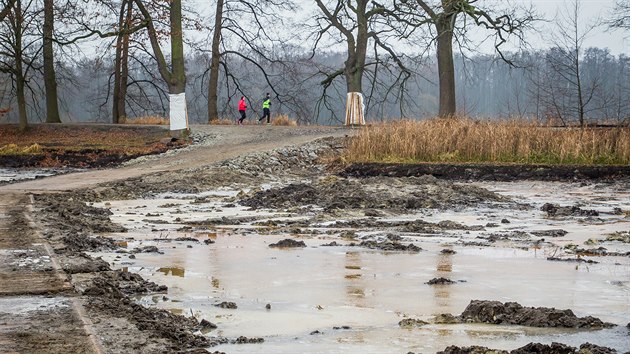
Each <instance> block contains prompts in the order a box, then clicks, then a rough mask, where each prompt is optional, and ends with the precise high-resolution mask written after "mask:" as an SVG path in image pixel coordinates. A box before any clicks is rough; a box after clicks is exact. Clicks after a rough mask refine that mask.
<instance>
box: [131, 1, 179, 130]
mask: <svg viewBox="0 0 630 354" xmlns="http://www.w3.org/2000/svg"><path fill="white" fill-rule="evenodd" d="M134 2H135V4H136V6H137V7H138V9H139V10H140V12H141V13H142V16H143V17H144V19H145V20H146V21H147V29H148V35H149V40H150V42H151V48H152V49H153V54H154V57H155V59H156V61H157V64H158V69H159V72H160V75H161V76H162V79H163V80H164V81H165V82H166V84H167V85H168V91H169V94H170V95H171V97H170V100H171V102H170V104H171V108H173V105H174V104H175V102H173V99H176V97H177V99H180V100H181V102H180V103H181V106H183V111H182V110H177V111H174V110H173V109H171V117H170V118H171V129H173V128H174V126H173V120H174V119H175V117H173V114H176V115H177V116H178V117H179V118H181V119H185V121H186V122H185V127H186V129H187V128H188V116H187V112H186V99H185V93H186V69H185V67H184V40H183V30H182V2H181V0H171V1H170V2H169V4H168V6H166V9H167V11H168V16H169V20H170V21H169V37H170V42H171V48H170V51H171V63H170V65H169V64H168V63H167V61H166V57H165V56H164V54H163V52H162V48H161V47H160V39H159V37H158V32H157V30H156V27H155V19H154V18H153V16H152V15H151V13H150V12H149V11H148V10H147V8H146V7H145V6H144V4H143V2H142V1H141V0H134ZM180 94H181V96H179V95H180ZM174 95H178V96H174ZM178 107H179V106H178ZM177 128H179V129H174V130H180V129H181V128H182V126H177Z"/></svg>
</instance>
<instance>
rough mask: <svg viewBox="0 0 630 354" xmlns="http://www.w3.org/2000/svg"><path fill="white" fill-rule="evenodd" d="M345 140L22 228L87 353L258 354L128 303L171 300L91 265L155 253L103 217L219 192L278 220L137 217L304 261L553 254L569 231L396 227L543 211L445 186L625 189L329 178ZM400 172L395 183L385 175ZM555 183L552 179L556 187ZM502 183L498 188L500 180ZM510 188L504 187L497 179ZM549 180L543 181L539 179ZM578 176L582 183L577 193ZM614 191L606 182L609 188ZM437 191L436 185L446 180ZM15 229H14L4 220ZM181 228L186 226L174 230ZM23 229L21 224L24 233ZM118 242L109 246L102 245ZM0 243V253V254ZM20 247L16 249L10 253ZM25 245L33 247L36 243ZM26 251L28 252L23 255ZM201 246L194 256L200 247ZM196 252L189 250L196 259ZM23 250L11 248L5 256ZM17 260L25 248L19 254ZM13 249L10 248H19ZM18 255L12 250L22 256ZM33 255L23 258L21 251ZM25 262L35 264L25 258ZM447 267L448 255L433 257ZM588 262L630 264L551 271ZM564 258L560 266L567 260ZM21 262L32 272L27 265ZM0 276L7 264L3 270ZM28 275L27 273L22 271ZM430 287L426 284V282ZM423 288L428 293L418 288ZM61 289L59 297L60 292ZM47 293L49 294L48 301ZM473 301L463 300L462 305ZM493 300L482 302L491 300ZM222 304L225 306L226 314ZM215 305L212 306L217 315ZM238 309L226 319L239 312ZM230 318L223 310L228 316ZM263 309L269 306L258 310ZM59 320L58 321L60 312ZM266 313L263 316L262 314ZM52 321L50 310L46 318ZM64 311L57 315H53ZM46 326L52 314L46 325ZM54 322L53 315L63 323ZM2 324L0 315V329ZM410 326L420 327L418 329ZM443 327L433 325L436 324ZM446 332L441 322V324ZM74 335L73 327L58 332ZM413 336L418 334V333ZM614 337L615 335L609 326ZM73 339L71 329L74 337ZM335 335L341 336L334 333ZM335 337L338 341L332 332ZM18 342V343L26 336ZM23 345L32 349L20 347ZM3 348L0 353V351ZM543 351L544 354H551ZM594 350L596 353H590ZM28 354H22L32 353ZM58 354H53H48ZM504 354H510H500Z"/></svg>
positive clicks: (541, 313) (499, 321) (100, 197)
mask: <svg viewBox="0 0 630 354" xmlns="http://www.w3.org/2000/svg"><path fill="white" fill-rule="evenodd" d="M347 139H348V138H325V139H320V140H317V141H315V142H313V143H309V144H306V145H300V146H291V147H284V148H279V149H275V150H272V151H268V152H259V153H250V154H246V155H243V156H239V157H236V158H231V159H227V160H224V161H221V162H218V163H214V164H211V165H208V166H203V167H199V168H190V169H186V170H183V171H181V170H178V171H163V172H158V173H153V174H149V175H142V176H138V177H134V178H129V179H125V180H121V181H115V182H111V183H102V184H100V185H99V186H98V187H96V188H87V189H79V190H74V191H69V192H64V193H56V194H35V195H34V204H33V207H34V210H35V212H34V213H33V218H34V219H35V220H34V224H35V225H34V226H28V227H36V228H37V229H38V230H40V231H39V232H40V233H41V238H42V239H43V240H45V242H46V243H47V244H48V245H50V247H51V250H52V252H53V256H54V258H55V259H56V262H58V268H59V269H60V272H59V274H61V280H62V281H63V284H62V285H63V286H62V285H60V289H61V288H63V290H58V291H56V292H58V293H61V294H64V296H67V297H68V298H71V299H73V301H78V302H79V303H80V304H81V305H82V306H83V308H85V310H86V313H85V314H84V315H85V317H86V318H88V319H89V322H90V328H92V330H93V331H95V332H96V333H97V335H96V337H97V338H98V340H97V342H98V343H97V344H96V345H93V347H96V348H97V349H98V350H100V351H102V352H144V353H150V352H213V349H212V348H213V347H215V346H218V345H220V346H221V347H220V348H221V351H225V352H230V349H229V348H230V346H232V345H239V344H247V343H250V344H251V343H262V344H259V345H261V347H260V348H262V349H259V350H257V352H267V351H265V350H264V348H265V347H264V339H263V338H258V337H247V336H232V337H226V336H221V335H216V334H213V333H214V332H212V331H211V330H212V329H213V328H214V327H215V324H213V323H212V322H211V321H209V320H208V319H206V318H201V317H199V316H194V313H192V310H191V314H175V313H172V312H169V311H167V310H164V309H158V308H154V307H147V306H144V305H142V304H139V303H138V302H137V301H136V299H137V298H138V296H140V295H154V296H157V297H159V298H163V300H164V301H166V299H167V297H168V289H167V288H166V287H165V286H164V285H161V284H157V283H155V282H152V281H148V280H145V279H143V277H142V276H140V275H139V274H135V273H132V272H128V271H125V270H123V269H120V267H118V266H116V267H114V265H113V264H111V263H109V262H106V261H104V260H103V259H100V258H95V257H94V256H90V255H89V254H94V253H98V252H100V253H108V254H118V256H116V257H117V258H116V259H128V260H129V261H130V262H133V259H134V258H135V257H136V255H138V254H142V253H153V254H159V253H160V252H162V251H163V249H160V248H161V247H167V245H168V244H169V243H168V242H167V243H162V246H160V247H155V246H147V247H144V248H133V249H129V248H127V247H126V244H127V242H128V241H130V242H131V241H133V237H127V238H125V237H122V236H120V235H124V233H125V231H127V230H126V228H125V227H123V226H122V225H120V224H116V223H113V222H112V221H111V216H112V211H110V210H109V208H108V206H107V203H108V202H109V201H115V200H128V199H144V200H146V203H147V204H151V203H152V200H153V199H154V198H157V197H158V196H160V195H162V196H163V195H164V194H187V195H198V197H196V199H194V200H192V201H191V203H204V202H206V201H207V200H206V199H208V198H210V197H208V196H205V195H204V193H205V192H207V191H215V190H221V189H229V190H236V191H240V192H239V193H235V194H234V195H230V196H228V197H226V198H224V199H223V200H222V203H223V204H222V207H221V208H222V209H230V208H245V209H248V210H270V211H272V212H275V213H280V214H281V215H285V216H286V217H283V218H282V217H281V218H272V219H270V218H269V217H256V216H247V217H239V216H232V217H225V216H223V217H213V216H212V213H210V215H209V216H208V217H207V218H205V219H201V220H187V219H186V215H182V216H181V217H180V220H173V219H169V218H167V217H166V216H164V217H161V215H160V214H155V215H154V214H147V215H145V218H146V219H147V220H148V221H147V222H148V223H149V224H151V225H153V228H154V230H155V233H158V232H159V230H162V228H164V227H166V226H168V225H176V226H177V227H178V228H180V229H181V230H186V231H187V232H190V233H192V234H195V233H196V232H206V233H207V232H216V229H217V227H222V228H225V227H229V228H235V229H237V230H238V229H239V228H240V227H244V228H243V229H242V232H243V233H245V234H247V233H248V232H251V230H250V229H249V227H256V230H257V231H256V232H257V233H258V234H261V235H265V234H266V235H295V237H293V238H289V239H285V240H283V241H281V242H278V243H277V244H271V245H270V247H273V246H275V247H280V248H283V247H304V246H306V245H304V244H303V242H302V241H300V240H299V239H300V238H302V237H303V236H304V235H305V234H307V235H310V236H311V237H312V236H317V235H326V237H327V238H326V240H327V241H330V240H331V239H332V241H331V242H329V243H323V242H322V244H321V246H325V247H340V246H343V247H356V248H357V249H372V250H380V251H384V252H391V253H393V254H394V255H395V254H409V253H420V252H423V250H422V248H421V247H418V246H417V245H415V244H414V243H413V237H410V236H412V235H423V236H425V237H430V236H431V235H435V236H436V237H438V236H440V235H442V234H443V233H445V232H460V233H470V232H478V233H479V234H480V236H479V237H478V238H477V239H476V240H474V241H471V240H458V241H455V243H456V244H457V243H459V244H461V245H463V246H471V247H478V246H482V247H502V246H506V245H509V247H516V248H519V247H521V248H528V247H540V246H544V245H552V244H553V242H554V239H555V238H557V237H562V236H563V235H564V234H565V233H566V231H564V230H559V229H548V230H545V229H542V230H537V231H535V232H525V231H519V230H512V231H509V232H494V231H493V229H494V228H496V226H497V224H498V223H503V224H509V223H510V220H509V219H508V218H505V217H504V218H497V224H494V223H492V222H488V223H485V224H463V223H460V222H456V221H451V220H442V221H439V222H432V221H425V220H422V219H419V218H414V219H404V218H402V219H401V216H405V215H408V214H410V213H413V212H416V211H419V210H433V211H434V212H435V213H440V212H452V211H457V210H463V209H466V208H484V210H491V211H492V212H493V213H495V214H498V215H501V213H502V211H504V210H508V209H517V210H518V209H520V210H538V209H539V208H540V206H536V205H532V204H529V203H526V202H523V201H522V200H518V201H517V200H513V199H511V198H508V197H505V196H503V195H500V194H498V193H495V192H491V191H490V190H488V189H486V188H483V187H479V186H474V185H470V184H463V183H457V182H454V181H453V180H475V179H476V178H480V179H484V180H485V179H492V177H491V176H497V177H496V179H518V178H528V179H529V178H531V179H536V178H543V177H541V176H544V179H548V178H552V179H554V180H569V181H573V180H576V179H577V180H579V182H578V183H590V184H597V185H599V186H601V188H620V189H622V190H624V189H627V186H628V183H629V181H630V179H629V178H628V177H629V175H628V172H627V171H625V170H623V169H622V170H615V171H612V172H610V171H608V172H606V173H603V172H602V173H600V174H599V175H597V174H592V173H591V172H579V173H578V172H576V169H573V170H572V171H573V172H572V173H569V172H570V171H569V172H567V171H566V169H565V168H559V169H557V170H554V169H547V170H545V172H544V173H542V174H541V173H540V168H539V167H530V168H526V167H518V169H517V170H518V172H517V173H513V170H512V169H509V168H508V169H505V168H501V172H497V171H496V170H493V169H490V170H489V169H488V168H485V169H484V171H485V172H483V173H480V172H471V170H470V168H464V169H462V168H459V167H453V166H449V165H432V166H431V169H430V171H427V170H417V169H410V167H409V166H404V167H401V166H398V167H395V166H394V167H392V166H388V167H387V168H384V167H383V166H382V165H371V166H368V165H361V166H341V167H340V166H339V165H337V164H328V162H330V161H334V158H335V156H337V155H338V154H339V153H340V152H341V151H342V149H343V148H344V147H345V146H346V144H347ZM403 170H404V171H406V172H393V171H403ZM554 171H556V172H558V173H557V174H554ZM501 176H504V177H501ZM505 176H507V177H505ZM550 176H551V177H550ZM584 176H589V179H588V180H586V179H582V177H584ZM611 176H613V177H614V179H612V178H611ZM443 177H447V178H443ZM163 207H164V209H165V210H169V208H170V209H172V210H175V209H177V205H176V204H173V205H168V204H164V205H163ZM540 212H546V213H554V215H553V216H554V217H564V218H572V217H575V216H584V217H589V216H590V217H596V216H597V215H599V213H602V214H611V213H619V214H620V215H622V216H623V215H628V214H630V212H629V211H628V210H616V211H612V212H611V211H608V210H606V211H603V210H599V211H598V210H589V209H587V208H581V207H580V206H577V205H575V206H571V205H568V206H567V205H559V204H553V203H550V205H548V206H546V207H545V208H544V210H540ZM12 218H13V220H16V222H18V221H19V220H20V218H21V216H20V215H17V214H16V215H14V216H12ZM182 219H183V220H182ZM23 224H24V225H25V226H24V228H27V225H26V223H23ZM24 228H16V229H14V230H13V231H10V232H9V233H8V236H7V238H10V239H15V238H17V235H18V234H20V233H24ZM111 234H116V235H119V236H118V237H121V238H116V237H111V236H109V235H111ZM617 236H618V239H619V240H621V242H627V240H626V238H627V234H624V233H620V234H619V235H617ZM0 241H1V240H0ZM176 241H177V242H183V243H186V244H187V245H188V246H187V247H189V248H190V247H210V245H211V244H212V243H213V242H214V241H212V240H205V241H207V242H204V243H205V245H204V244H200V243H201V242H200V240H199V239H198V238H194V237H191V238H190V239H181V240H173V241H172V242H176ZM20 242H22V241H20ZM34 243H36V242H34ZM29 244H30V243H29ZM198 244H200V245H199V246H197V245H198ZM193 245H194V246H193ZM13 246H16V247H18V246H20V245H15V244H14V245H13ZM22 246H24V245H22ZM18 248H20V247H18ZM22 248H23V247H22ZM29 252H31V251H29ZM32 252H37V250H36V249H34V250H32ZM443 252H444V253H448V252H453V253H454V251H452V250H449V249H444V250H443ZM588 252H597V254H598V256H603V257H606V256H611V257H612V256H615V257H629V256H630V253H623V254H619V252H617V253H614V254H609V252H608V250H607V249H606V248H605V247H595V246H592V247H589V246H580V247H574V248H573V249H571V248H567V249H566V250H565V252H564V254H565V257H563V258H562V257H561V258H559V259H560V260H568V261H573V260H576V259H583V257H582V256H584V255H587V254H588ZM566 255H568V256H566ZM11 257H13V258H20V257H21V258H29V257H30V256H29V255H28V254H13V255H12V256H11ZM30 258H37V257H35V256H33V257H30ZM5 264H8V263H5ZM25 266H26V265H25ZM38 267H40V268H37V269H36V271H37V272H40V273H42V274H45V273H46V272H50V270H51V266H46V265H38ZM427 280H429V279H427ZM436 281H437V282H438V283H439V284H440V286H452V284H456V283H457V281H456V280H455V281H453V280H450V279H437V280H436ZM428 283H430V282H428ZM64 284H65V285H64ZM44 293H47V292H46V291H45V292H44ZM471 300H473V299H471ZM488 300H492V299H488ZM224 303H226V304H229V302H224ZM219 305H220V304H219ZM236 305H237V304H234V307H233V309H234V310H237V308H236V307H237V306H236ZM471 305H474V306H472V307H470V308H467V309H466V310H465V311H464V312H463V313H462V314H461V315H447V314H445V315H444V316H443V317H441V318H440V319H435V320H434V323H445V322H444V321H445V320H444V318H446V319H450V320H452V323H462V322H464V323H465V322H484V323H490V324H492V325H497V326H498V325H505V324H512V325H513V324H518V325H522V326H534V327H571V328H576V329H583V328H585V327H588V328H589V329H598V328H604V327H608V326H613V325H615V324H608V323H605V322H604V321H601V320H599V319H597V318H591V317H587V318H578V317H576V316H575V315H573V313H572V311H571V309H561V310H557V309H553V308H538V309H532V308H529V307H527V304H523V305H519V304H516V303H505V304H503V303H497V302H486V301H482V302H481V303H479V302H474V303H471ZM226 306H227V305H226ZM268 306H269V304H268ZM58 307H59V308H60V309H63V308H66V307H67V306H66V307H64V306H58ZM268 309H269V308H268ZM55 311H57V310H55ZM59 311H61V310H59ZM49 313H50V311H49V312H46V314H45V315H37V313H36V312H32V311H31V312H28V316H31V317H27V320H28V321H39V320H41V319H42V318H45V319H46V320H50V318H51V317H49ZM53 313H54V312H53ZM62 315H64V314H63V313H60V316H62ZM2 321H9V319H8V318H7V316H6V315H5V318H3V317H2V316H1V315H0V322H2ZM418 321H419V322H414V323H420V324H421V322H422V321H421V320H418ZM440 321H442V322H440ZM448 321H449V320H446V322H448ZM64 323H68V324H69V327H70V328H72V325H71V324H72V323H73V322H72V320H70V319H69V320H67V321H64ZM421 325H422V324H421ZM616 325H619V324H616ZM75 327H76V328H79V327H80V325H78V324H77V325H75ZM340 328H341V327H340ZM341 329H343V328H341ZM27 332H28V331H25V332H24V333H27ZM25 338H26V340H25V341H23V342H22V343H26V344H24V346H23V347H20V348H13V347H8V349H10V350H15V351H38V350H33V349H38V347H37V342H38V341H41V338H38V337H37V336H28V335H25ZM28 343H32V347H29V346H28ZM2 344H3V342H2V341H1V340H0V347H1V346H2ZM599 344H602V346H601V347H598V346H594V345H591V344H588V343H584V344H583V348H582V347H581V348H574V347H570V346H566V345H563V344H558V345H556V346H555V347H553V346H547V347H545V346H544V345H542V344H537V343H531V344H530V345H529V346H528V347H523V348H514V350H513V351H512V353H575V352H578V351H579V353H613V352H615V351H614V350H613V349H610V348H605V344H606V343H599ZM82 345H84V346H85V347H84V348H83V349H77V350H74V349H73V350H71V351H75V352H81V351H84V352H91V351H92V350H91V349H90V350H88V349H86V348H92V347H90V344H89V343H84V344H82ZM552 347H553V348H552ZM593 348H595V349H593ZM29 349H30V350H29ZM98 350H97V351H98ZM58 352H63V350H58ZM443 352H444V353H490V352H493V353H494V352H495V351H493V350H492V349H488V348H481V347H479V348H478V347H474V348H473V347H469V348H463V347H462V348H460V347H455V346H453V347H448V348H445V349H444V351H443ZM497 352H506V353H507V352H508V351H497Z"/></svg>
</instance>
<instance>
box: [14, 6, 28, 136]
mask: <svg viewBox="0 0 630 354" xmlns="http://www.w3.org/2000/svg"><path fill="white" fill-rule="evenodd" d="M25 84H26V80H25V78H24V69H23V67H22V2H21V1H20V0H17V1H16V2H15V89H16V94H17V101H18V111H19V117H20V131H25V130H26V129H27V128H28V118H27V116H26V97H25V95H24V86H25Z"/></svg>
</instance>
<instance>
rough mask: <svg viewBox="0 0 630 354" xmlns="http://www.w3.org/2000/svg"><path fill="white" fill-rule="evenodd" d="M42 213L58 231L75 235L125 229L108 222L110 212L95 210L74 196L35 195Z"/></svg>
mask: <svg viewBox="0 0 630 354" xmlns="http://www.w3.org/2000/svg"><path fill="white" fill-rule="evenodd" d="M35 200H36V201H37V202H38V204H39V205H40V208H41V209H43V212H44V213H45V214H47V215H49V217H50V218H51V219H48V220H49V221H51V222H53V223H54V224H55V225H56V226H57V227H58V228H59V229H61V230H63V231H73V232H76V233H79V232H81V233H87V232H91V233H105V232H125V231H126V230H125V228H124V227H122V226H120V225H117V224H114V223H112V222H111V220H110V218H109V217H110V216H111V215H112V212H111V211H109V210H108V209H102V208H95V207H93V206H89V205H87V204H86V203H85V202H84V201H82V200H80V199H78V198H76V196H75V195H74V194H71V193H66V194H55V195H47V194H42V195H36V196H35Z"/></svg>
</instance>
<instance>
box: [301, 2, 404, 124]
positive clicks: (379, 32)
mask: <svg viewBox="0 0 630 354" xmlns="http://www.w3.org/2000/svg"><path fill="white" fill-rule="evenodd" d="M315 3H316V4H317V7H318V8H319V12H320V13H319V16H317V17H316V21H317V25H316V32H315V33H314V35H315V40H314V42H313V46H312V49H311V57H313V56H314V55H315V53H316V51H317V49H318V48H319V47H320V46H323V45H324V44H322V42H325V41H326V40H333V41H334V38H338V39H337V40H336V42H337V44H343V45H344V46H345V47H346V52H345V55H346V60H345V61H344V64H343V67H342V68H337V69H335V70H333V71H331V72H323V73H322V74H324V75H325V77H324V79H323V80H322V81H321V84H322V86H323V88H324V91H323V93H322V98H321V99H320V102H323V103H324V104H327V102H326V100H327V92H326V90H327V89H328V88H330V87H331V85H332V84H333V82H334V80H335V79H336V78H337V77H340V76H343V77H344V79H345V83H346V92H347V93H348V100H349V101H348V102H347V111H346V123H352V122H351V120H352V119H349V118H348V116H349V115H351V116H355V115H358V116H359V117H361V119H362V117H363V111H362V110H363V108H362V103H363V102H362V94H363V88H364V87H363V86H364V84H363V79H364V76H365V72H366V69H367V68H368V67H374V71H373V73H372V75H371V77H372V79H373V80H372V81H371V87H376V86H378V82H377V81H378V80H377V78H378V75H377V71H378V68H379V67H381V66H382V67H383V68H385V69H388V68H389V67H390V66H389V65H388V62H391V63H394V66H397V67H398V69H399V70H400V72H401V75H400V76H399V78H398V80H396V83H395V84H394V85H401V87H403V89H402V92H404V85H405V82H406V80H407V79H408V78H409V77H410V76H411V73H410V72H409V70H408V69H407V67H406V66H405V64H404V62H403V60H402V57H401V56H400V55H399V54H397V53H396V52H395V50H394V49H393V47H392V46H391V45H389V44H388V42H389V41H388V40H387V39H388V38H390V36H391V35H392V33H394V32H395V31H394V30H393V29H392V28H391V27H390V26H389V24H387V23H386V21H385V19H386V15H387V14H389V13H390V12H389V10H388V9H386V8H385V7H384V6H383V5H381V4H378V3H376V2H372V1H369V0H353V1H344V0H333V1H330V2H324V0H315ZM325 35H328V37H325ZM370 48H372V49H373V55H372V56H369V55H368V51H369V50H370ZM380 53H385V54H384V56H385V57H386V58H387V59H385V60H383V58H381V54H380ZM391 87H392V86H390V88H391ZM386 90H388V89H387V88H386ZM354 93H356V94H358V95H356V96H355V95H354ZM356 97H359V101H354V102H352V101H351V100H355V99H356ZM354 110H359V111H360V112H358V113H357V112H354Z"/></svg>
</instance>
